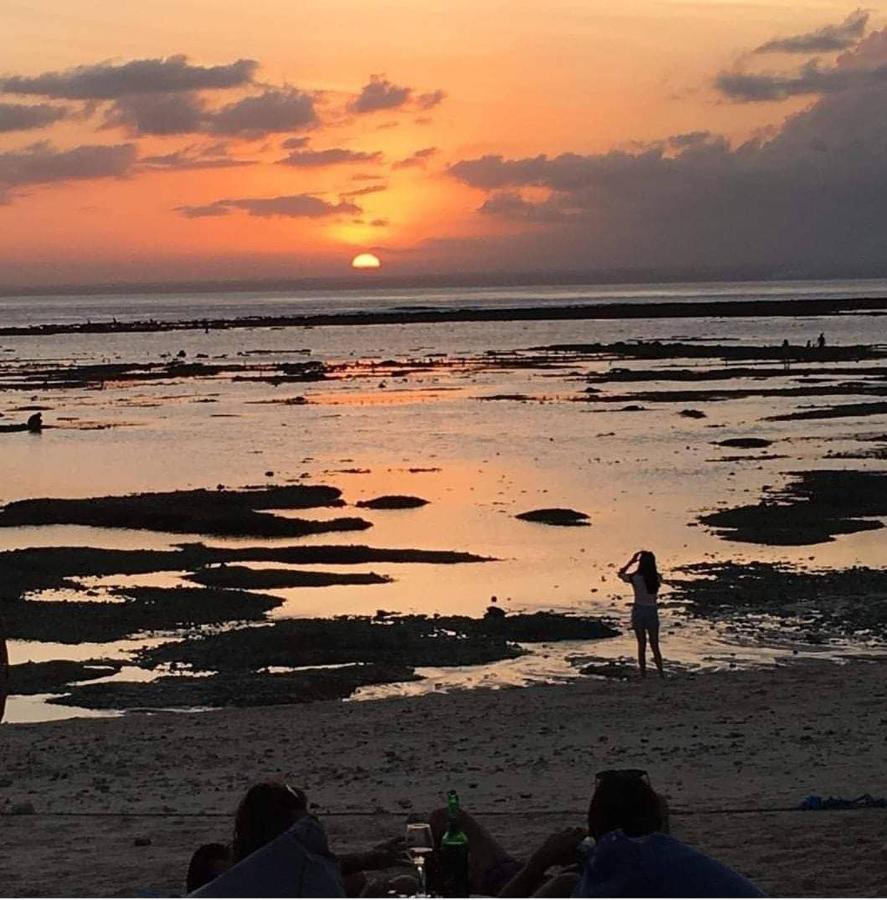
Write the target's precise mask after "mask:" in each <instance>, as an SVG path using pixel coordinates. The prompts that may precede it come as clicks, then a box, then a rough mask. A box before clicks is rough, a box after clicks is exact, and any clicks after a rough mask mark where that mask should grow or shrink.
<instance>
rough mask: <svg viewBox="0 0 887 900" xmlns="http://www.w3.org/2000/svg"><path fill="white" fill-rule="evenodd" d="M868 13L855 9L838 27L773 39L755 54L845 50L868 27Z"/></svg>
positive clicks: (856, 40)
mask: <svg viewBox="0 0 887 900" xmlns="http://www.w3.org/2000/svg"><path fill="white" fill-rule="evenodd" d="M868 21H869V13H868V12H867V11H866V10H863V9H857V10H856V11H855V12H852V13H850V15H849V16H847V18H846V19H844V21H843V22H841V23H840V24H839V25H826V26H824V27H823V28H818V29H816V31H809V32H807V33H806V34H796V35H793V36H791V37H784V38H775V39H774V40H772V41H767V43H766V44H762V45H761V46H760V47H758V48H757V49H756V50H755V51H754V52H755V53H829V52H831V51H834V50H846V49H847V48H848V47H852V46H853V45H854V44H856V43H857V42H858V41H860V40H861V39H862V37H863V35H864V34H865V29H866V25H868Z"/></svg>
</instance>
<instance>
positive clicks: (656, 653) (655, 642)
mask: <svg viewBox="0 0 887 900" xmlns="http://www.w3.org/2000/svg"><path fill="white" fill-rule="evenodd" d="M650 650H651V651H652V652H653V662H655V663H656V668H657V669H659V677H660V678H665V672H664V670H663V668H662V653H661V652H660V650H659V626H658V625H654V626H653V627H652V628H651V629H650Z"/></svg>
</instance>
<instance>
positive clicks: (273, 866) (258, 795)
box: [198, 781, 404, 897]
mask: <svg viewBox="0 0 887 900" xmlns="http://www.w3.org/2000/svg"><path fill="white" fill-rule="evenodd" d="M403 852H404V843H403V840H402V839H401V838H397V839H395V840H392V841H387V842H385V843H382V844H379V845H378V846H376V847H374V848H373V849H371V850H368V851H366V852H362V853H349V854H343V855H341V856H338V857H337V856H336V855H334V854H333V853H332V852H331V851H330V848H329V844H328V842H327V837H326V831H325V829H324V827H323V824H322V823H321V822H320V820H319V819H318V818H317V817H316V816H313V815H311V813H310V812H309V811H308V800H307V797H306V796H305V793H304V792H303V791H301V790H299V789H298V788H293V787H290V786H289V785H287V784H283V783H281V782H273V781H265V782H260V783H259V784H254V785H253V786H252V787H251V788H250V789H249V790H248V791H247V792H246V795H245V796H244V798H243V800H241V802H240V805H239V806H238V808H237V813H236V816H235V819H234V838H233V841H232V843H231V864H232V865H231V868H230V869H228V870H227V871H226V872H224V874H223V875H222V876H220V877H218V878H216V879H215V880H214V881H212V882H210V883H208V884H206V885H205V886H204V888H203V889H201V890H199V892H198V896H203V897H344V896H346V895H347V896H357V895H359V894H360V893H361V892H362V891H363V890H364V889H365V887H366V885H367V878H366V876H365V875H364V874H363V873H364V872H365V871H367V870H373V869H385V868H389V867H390V866H393V865H395V864H397V862H398V861H399V860H400V858H401V856H402V855H403ZM343 876H344V877H343Z"/></svg>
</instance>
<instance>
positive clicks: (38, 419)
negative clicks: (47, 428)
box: [28, 412, 43, 433]
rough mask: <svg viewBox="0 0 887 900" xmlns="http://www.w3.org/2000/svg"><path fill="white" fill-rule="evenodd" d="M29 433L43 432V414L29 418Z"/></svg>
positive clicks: (36, 413)
mask: <svg viewBox="0 0 887 900" xmlns="http://www.w3.org/2000/svg"><path fill="white" fill-rule="evenodd" d="M28 431H30V432H32V433H37V432H40V431H43V414H42V413H38V412H35V413H34V415H33V416H28Z"/></svg>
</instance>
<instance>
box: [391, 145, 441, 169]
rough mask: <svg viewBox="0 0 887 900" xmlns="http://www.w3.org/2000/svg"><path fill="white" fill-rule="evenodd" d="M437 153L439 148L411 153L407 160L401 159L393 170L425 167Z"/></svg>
mask: <svg viewBox="0 0 887 900" xmlns="http://www.w3.org/2000/svg"><path fill="white" fill-rule="evenodd" d="M437 152H438V151H437V147H425V148H423V149H422V150H417V151H416V152H415V153H411V154H410V155H409V156H408V157H406V158H405V159H399V160H398V161H397V162H396V163H394V165H393V166H392V167H391V168H392V169H409V168H411V167H413V166H424V165H425V163H426V162H428V160H429V159H431V157H432V156H435V155H436V154H437Z"/></svg>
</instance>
